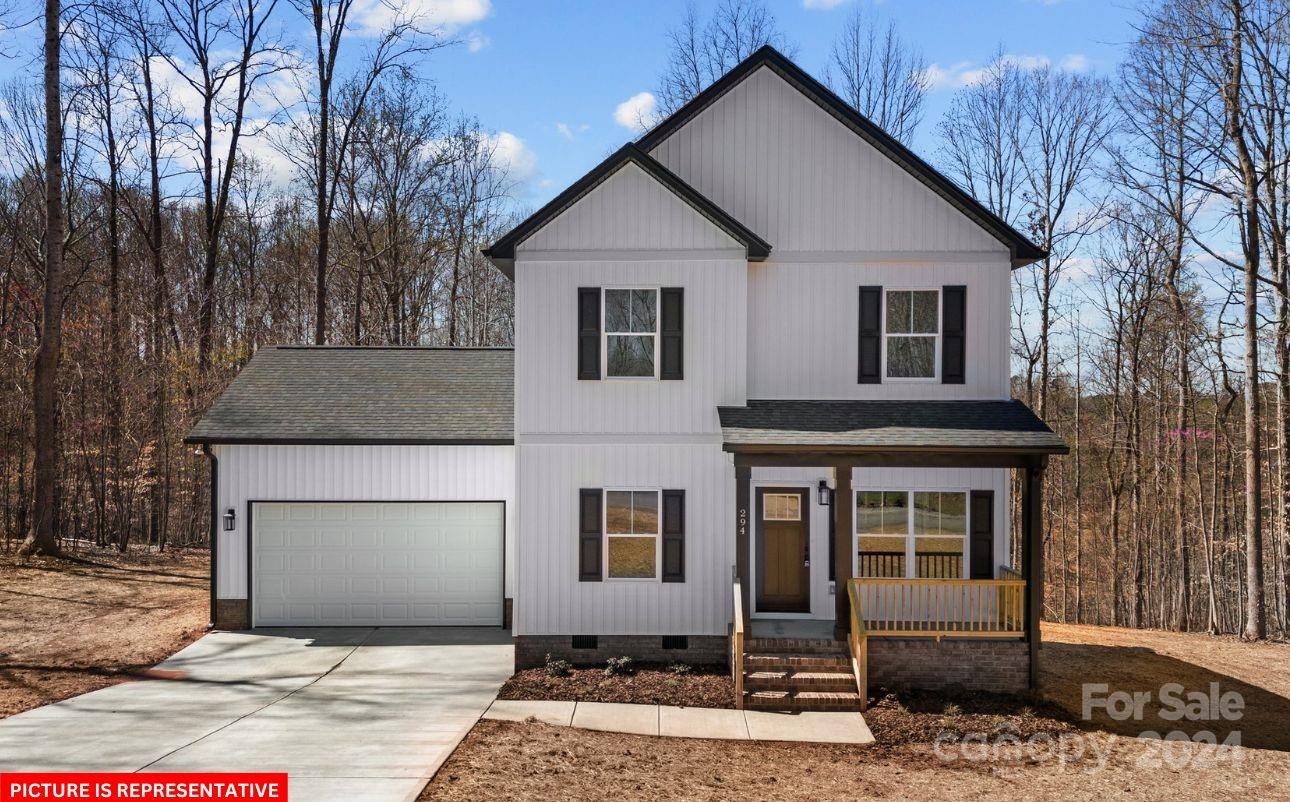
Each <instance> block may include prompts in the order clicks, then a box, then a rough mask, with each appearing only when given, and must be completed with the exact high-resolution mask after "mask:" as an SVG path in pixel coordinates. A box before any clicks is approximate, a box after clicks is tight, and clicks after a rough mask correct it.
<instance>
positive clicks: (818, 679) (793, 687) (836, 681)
mask: <svg viewBox="0 0 1290 802" xmlns="http://www.w3.org/2000/svg"><path fill="white" fill-rule="evenodd" d="M855 683H856V680H855V675H854V674H852V673H851V671H850V670H849V669H848V670H845V671H843V670H829V669H824V670H806V671H753V672H745V674H744V687H745V688H747V689H749V690H753V691H781V690H782V691H831V690H841V691H846V690H854V689H855Z"/></svg>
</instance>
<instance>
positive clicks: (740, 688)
mask: <svg viewBox="0 0 1290 802" xmlns="http://www.w3.org/2000/svg"><path fill="white" fill-rule="evenodd" d="M734 597H735V606H734V620H733V622H732V623H731V629H730V649H731V651H732V654H731V656H730V670H731V672H732V673H733V675H734V676H733V679H734V681H735V708H736V709H739V710H743V708H744V596H743V589H742V588H740V586H739V580H738V579H737V578H736V579H735V582H734Z"/></svg>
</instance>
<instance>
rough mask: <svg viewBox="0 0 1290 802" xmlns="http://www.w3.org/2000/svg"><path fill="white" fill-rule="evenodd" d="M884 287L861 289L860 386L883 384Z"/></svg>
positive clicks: (858, 378)
mask: <svg viewBox="0 0 1290 802" xmlns="http://www.w3.org/2000/svg"><path fill="white" fill-rule="evenodd" d="M881 350H882V287H861V288H860V352H859V357H860V358H859V360H858V361H859V363H860V365H859V374H858V377H857V380H858V381H859V383H860V384H881V383H882V367H881V366H882V358H881Z"/></svg>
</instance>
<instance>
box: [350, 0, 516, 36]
mask: <svg viewBox="0 0 1290 802" xmlns="http://www.w3.org/2000/svg"><path fill="white" fill-rule="evenodd" d="M492 10H493V4H492V2H491V0H358V1H357V2H356V3H355V7H354V19H355V20H356V21H357V23H358V27H359V32H360V33H364V34H368V35H372V34H377V33H379V32H381V31H383V30H385V29H387V28H389V27H390V25H391V24H392V23H394V22H396V21H399V22H412V23H414V24H416V25H417V26H418V27H420V28H423V29H427V30H433V31H437V32H439V33H444V34H453V33H456V32H457V31H459V30H461V29H462V28H465V27H466V26H468V25H474V24H475V23H477V22H480V21H481V20H483V19H484V18H485V17H487V16H488V15H489V14H490V13H491V12H492Z"/></svg>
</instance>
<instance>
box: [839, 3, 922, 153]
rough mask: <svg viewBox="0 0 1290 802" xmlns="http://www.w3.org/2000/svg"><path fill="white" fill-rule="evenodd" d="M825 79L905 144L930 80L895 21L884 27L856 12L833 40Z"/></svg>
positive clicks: (919, 116) (918, 118)
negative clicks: (901, 35)
mask: <svg viewBox="0 0 1290 802" xmlns="http://www.w3.org/2000/svg"><path fill="white" fill-rule="evenodd" d="M827 78H828V83H829V86H830V87H831V88H832V89H833V91H835V92H837V93H838V94H839V95H841V97H842V99H843V100H845V101H847V102H848V103H850V104H851V105H852V106H854V107H855V108H856V110H858V111H859V112H860V113H861V114H863V115H865V116H866V117H868V118H869V119H870V120H873V121H874V122H875V123H877V124H878V125H879V126H881V127H882V129H883V130H884V131H886V132H887V133H889V134H891V135H892V136H893V137H895V138H896V139H898V140H900V141H901V142H903V143H905V144H909V142H910V140H911V139H912V138H913V136H914V131H915V130H917V128H918V124H919V123H920V122H922V119H923V99H924V96H925V95H926V94H927V89H928V87H929V86H930V79H929V78H928V75H927V60H926V59H925V58H923V54H922V51H920V50H918V49H917V48H914V47H913V46H911V45H910V44H909V43H907V42H906V41H904V40H903V39H902V38H901V37H900V34H899V32H898V31H897V30H896V24H895V23H894V22H888V23H887V25H886V27H885V28H882V27H881V26H880V25H879V24H878V22H877V21H876V20H874V19H871V18H870V17H869V16H867V15H866V14H865V12H864V11H863V10H862V9H861V8H859V7H857V8H856V9H855V11H854V12H852V14H851V16H849V17H848V18H847V21H846V22H845V23H843V27H842V32H841V33H840V34H838V38H837V39H835V40H834V41H833V48H832V50H831V51H830V53H829V68H828V72H827Z"/></svg>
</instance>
